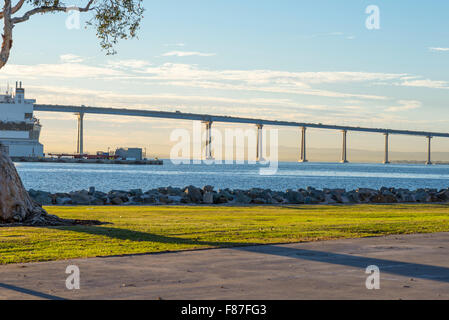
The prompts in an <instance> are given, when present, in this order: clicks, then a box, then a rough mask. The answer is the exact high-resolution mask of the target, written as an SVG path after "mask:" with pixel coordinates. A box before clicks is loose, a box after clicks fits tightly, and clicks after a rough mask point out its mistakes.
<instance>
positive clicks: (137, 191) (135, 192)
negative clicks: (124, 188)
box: [129, 189, 143, 197]
mask: <svg viewBox="0 0 449 320" xmlns="http://www.w3.org/2000/svg"><path fill="white" fill-rule="evenodd" d="M129 194H130V195H131V196H134V197H136V196H142V195H143V191H142V189H133V190H130V191H129Z"/></svg>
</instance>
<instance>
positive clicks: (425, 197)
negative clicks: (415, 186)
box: [414, 191, 432, 203]
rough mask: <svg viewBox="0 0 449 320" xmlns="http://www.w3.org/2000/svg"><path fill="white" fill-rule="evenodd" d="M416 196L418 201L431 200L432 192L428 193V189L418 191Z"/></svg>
mask: <svg viewBox="0 0 449 320" xmlns="http://www.w3.org/2000/svg"><path fill="white" fill-rule="evenodd" d="M414 198H415V200H416V201H417V202H422V203H426V202H430V201H431V199H432V198H431V196H430V194H428V193H427V192H426V191H418V192H417V193H415V194H414Z"/></svg>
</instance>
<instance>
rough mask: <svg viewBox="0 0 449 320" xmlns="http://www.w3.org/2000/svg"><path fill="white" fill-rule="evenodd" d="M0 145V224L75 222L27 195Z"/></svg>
mask: <svg viewBox="0 0 449 320" xmlns="http://www.w3.org/2000/svg"><path fill="white" fill-rule="evenodd" d="M4 151H5V150H4V149H3V148H2V147H1V145H0V225H1V224H20V225H34V226H48V225H50V226H60V225H73V224H76V222H75V221H72V220H63V219H60V218H58V217H56V216H52V215H49V214H47V212H46V211H45V210H44V209H43V208H42V207H41V206H40V205H39V204H37V203H36V202H35V201H34V200H33V199H31V197H30V196H29V195H28V192H27V191H26V190H25V188H24V186H23V184H22V180H21V179H20V177H19V174H18V173H17V170H16V167H15V166H14V164H13V163H12V161H11V158H10V157H9V156H8V155H7V153H6V152H4Z"/></svg>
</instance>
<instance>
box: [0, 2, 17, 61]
mask: <svg viewBox="0 0 449 320" xmlns="http://www.w3.org/2000/svg"><path fill="white" fill-rule="evenodd" d="M11 13H12V9H11V0H5V6H4V7H3V20H4V21H3V34H2V38H3V43H2V48H1V50H0V69H1V68H3V67H4V66H5V65H6V63H7V62H8V60H9V54H10V52H11V48H12V28H13V27H14V25H13V23H12V22H11Z"/></svg>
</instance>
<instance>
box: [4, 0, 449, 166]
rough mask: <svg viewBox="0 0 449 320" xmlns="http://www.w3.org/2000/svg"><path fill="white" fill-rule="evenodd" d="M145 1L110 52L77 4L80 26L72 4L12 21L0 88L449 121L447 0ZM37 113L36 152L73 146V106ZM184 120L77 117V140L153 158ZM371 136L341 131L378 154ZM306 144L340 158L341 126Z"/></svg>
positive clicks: (228, 109) (337, 120)
mask: <svg viewBox="0 0 449 320" xmlns="http://www.w3.org/2000/svg"><path fill="white" fill-rule="evenodd" d="M80 2H82V1H74V2H73V3H74V4H76V3H80ZM66 3H67V4H71V3H70V2H66ZM372 5H374V6H377V7H378V8H379V13H380V16H379V26H380V29H368V28H367V26H366V20H367V18H368V17H369V16H370V14H367V13H366V9H367V7H369V6H372ZM144 6H145V9H146V12H145V18H144V20H143V22H142V26H141V29H140V31H139V38H138V39H134V40H129V41H123V42H121V43H120V44H119V45H118V46H117V51H118V54H117V55H115V56H106V55H105V52H104V51H102V50H101V49H100V46H99V41H98V39H97V38H96V36H95V31H94V30H92V29H85V28H84V22H85V21H86V20H88V15H82V16H81V18H80V19H81V28H79V29H77V28H70V29H69V28H67V26H66V22H67V19H68V18H69V17H70V15H73V13H61V14H51V15H41V16H34V17H32V18H31V19H30V21H28V22H26V23H22V24H19V25H17V26H16V27H15V28H14V47H13V50H12V53H11V59H10V61H9V63H8V65H7V66H6V67H5V68H3V69H2V70H0V84H1V89H2V90H3V91H4V90H5V88H6V84H7V83H8V82H9V83H10V84H13V83H15V81H16V80H21V81H23V83H24V87H25V88H26V90H27V98H34V99H36V100H37V103H42V104H45V103H50V104H72V105H82V104H84V105H87V106H99V107H126V108H135V109H147V110H164V111H176V110H179V111H182V112H196V113H209V114H217V115H218V114H219V115H232V116H244V117H258V118H265V119H276V120H291V121H298V122H318V123H329V124H344V125H352V126H369V127H383V128H394V129H410V130H429V131H441V132H448V131H449V129H448V128H449V108H448V101H449V99H448V98H449V73H448V71H449V68H448V63H449V21H448V19H447V12H448V11H449V2H447V1H443V0H438V1H437V0H434V1H430V2H423V1H418V0H396V1H376V0H372V1H361V0H345V1H335V0H317V1H299V0H292V1H288V0H279V1H266V0H257V1H253V0H245V1H243V0H240V1H238V0H226V1H224V0H220V1H219V0H189V1H181V0H178V1H174V0H168V1H167V0H166V1H144ZM25 9H26V8H25ZM23 10H24V9H23ZM71 17H73V16H71ZM70 21H73V20H70ZM37 116H38V117H39V118H40V120H41V123H42V124H43V131H42V135H41V142H42V143H43V144H44V145H45V151H46V152H74V151H75V150H76V130H77V122H76V117H75V116H74V115H70V114H57V113H37ZM191 126H192V124H191V123H189V122H182V121H174V120H167V121H165V120H160V119H159V120H152V119H140V118H127V117H110V116H94V115H87V116H86V121H85V149H86V150H87V151H89V152H96V151H98V150H107V149H108V148H111V149H114V148H116V147H120V146H124V147H126V146H128V147H142V148H146V149H147V152H148V154H149V155H151V156H159V157H162V158H163V157H166V156H167V154H168V152H169V150H170V147H171V146H172V145H173V144H174V142H171V141H170V133H171V132H172V130H174V129H177V128H187V129H188V128H191ZM229 126H230V125H223V124H216V126H215V127H216V128H219V129H221V130H223V129H224V128H226V127H229ZM279 139H280V140H279V144H280V146H281V151H280V152H281V153H282V150H289V152H287V151H286V153H288V154H289V157H291V160H293V159H294V158H297V157H298V156H299V141H300V131H299V129H298V130H296V129H294V128H290V129H285V128H279ZM383 141H384V137H383V136H381V135H376V134H358V133H350V134H349V137H348V147H349V148H350V149H352V150H366V151H370V152H373V151H378V157H379V159H382V152H381V151H382V150H383ZM308 145H309V146H310V148H311V154H310V156H311V157H312V158H313V157H314V156H315V157H317V158H320V157H321V156H319V155H321V154H322V153H323V152H324V151H329V150H334V149H335V157H336V159H335V160H338V154H339V151H338V148H339V147H340V145H341V133H339V132H332V131H320V130H309V131H308ZM390 147H391V154H392V157H394V156H395V152H397V157H401V155H403V154H405V153H407V154H408V155H409V154H412V156H413V154H416V157H417V158H419V157H422V155H424V152H425V151H426V140H425V139H423V138H419V137H416V138H415V137H401V136H394V137H392V138H391V141H390ZM433 149H434V150H435V151H436V152H439V153H443V152H446V151H449V139H447V140H445V139H435V141H434V143H433ZM295 150H296V151H297V152H296V151H295ZM320 152H321V153H320ZM421 153H422V154H421ZM355 154H356V153H355V152H354V155H355ZM359 154H360V152H358V153H357V156H359ZM367 154H368V153H367ZM370 154H371V153H370ZM370 157H371V156H370ZM318 160H320V159H318ZM322 160H326V159H322Z"/></svg>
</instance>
